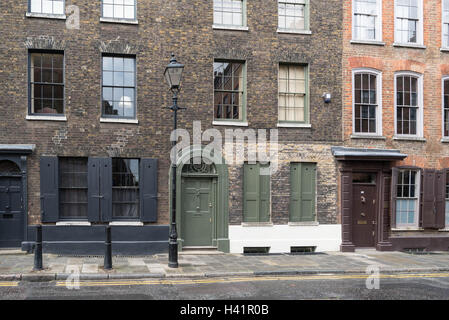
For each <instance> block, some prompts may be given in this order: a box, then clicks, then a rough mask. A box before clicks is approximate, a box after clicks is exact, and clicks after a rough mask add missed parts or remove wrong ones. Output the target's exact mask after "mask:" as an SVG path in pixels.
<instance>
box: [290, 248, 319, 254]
mask: <svg viewBox="0 0 449 320" xmlns="http://www.w3.org/2000/svg"><path fill="white" fill-rule="evenodd" d="M315 250H316V247H290V253H293V254H301V253H313V252H315Z"/></svg>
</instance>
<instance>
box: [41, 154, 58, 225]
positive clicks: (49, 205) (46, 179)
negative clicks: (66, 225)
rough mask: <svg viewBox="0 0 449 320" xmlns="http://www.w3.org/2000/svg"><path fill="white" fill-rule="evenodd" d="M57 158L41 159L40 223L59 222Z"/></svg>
mask: <svg viewBox="0 0 449 320" xmlns="http://www.w3.org/2000/svg"><path fill="white" fill-rule="evenodd" d="M58 172H59V170H58V158H57V157H41V159H40V189H41V190H40V192H41V218H42V222H57V221H58V220H59V175H58Z"/></svg>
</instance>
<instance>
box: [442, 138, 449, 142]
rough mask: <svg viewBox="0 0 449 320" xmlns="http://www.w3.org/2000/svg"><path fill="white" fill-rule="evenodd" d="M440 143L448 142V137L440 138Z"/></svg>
mask: <svg viewBox="0 0 449 320" xmlns="http://www.w3.org/2000/svg"><path fill="white" fill-rule="evenodd" d="M441 142H442V143H449V137H444V138H442V139H441Z"/></svg>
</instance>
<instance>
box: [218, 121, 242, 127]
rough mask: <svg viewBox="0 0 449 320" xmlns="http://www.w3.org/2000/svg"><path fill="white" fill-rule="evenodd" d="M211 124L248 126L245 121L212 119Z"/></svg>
mask: <svg viewBox="0 0 449 320" xmlns="http://www.w3.org/2000/svg"><path fill="white" fill-rule="evenodd" d="M212 125H213V126H234V127H248V122H247V121H212Z"/></svg>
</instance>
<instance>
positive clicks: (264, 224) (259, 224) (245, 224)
mask: <svg viewBox="0 0 449 320" xmlns="http://www.w3.org/2000/svg"><path fill="white" fill-rule="evenodd" d="M242 227H273V223H272V222H243V223H242Z"/></svg>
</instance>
